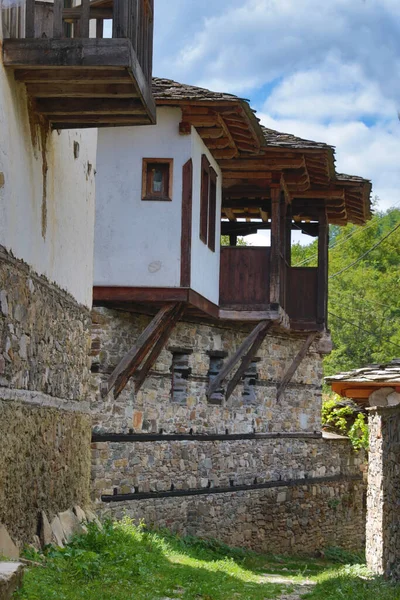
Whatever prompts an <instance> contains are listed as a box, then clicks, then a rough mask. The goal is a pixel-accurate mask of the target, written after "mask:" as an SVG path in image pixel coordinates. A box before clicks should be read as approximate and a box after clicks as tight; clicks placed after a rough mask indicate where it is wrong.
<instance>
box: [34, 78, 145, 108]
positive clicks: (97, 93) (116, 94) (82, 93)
mask: <svg viewBox="0 0 400 600" xmlns="http://www.w3.org/2000/svg"><path fill="white" fill-rule="evenodd" d="M26 91H27V92H28V94H29V95H30V96H35V97H36V98H68V97H72V98H138V93H137V91H136V89H135V87H134V86H133V84H132V81H130V80H129V79H125V83H119V84H115V83H107V82H106V80H104V82H103V83H102V84H96V85H95V84H93V83H88V84H86V85H85V84H82V83H75V82H73V81H70V82H69V83H65V82H64V83H63V82H62V83H59V82H58V81H54V80H53V81H47V82H45V83H27V84H26ZM143 110H144V109H143Z"/></svg>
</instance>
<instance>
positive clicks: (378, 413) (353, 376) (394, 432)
mask: <svg viewBox="0 0 400 600" xmlns="http://www.w3.org/2000/svg"><path fill="white" fill-rule="evenodd" d="M326 381H327V382H328V383H329V384H330V385H331V386H332V389H333V391H334V392H336V393H338V394H340V395H341V396H344V397H346V398H352V399H353V400H355V401H356V402H357V403H358V404H360V405H363V406H365V407H366V408H367V410H368V414H369V418H368V421H369V439H370V442H369V444H370V446H369V465H368V495H367V531H366V551H367V563H368V566H369V567H370V568H371V569H372V570H373V571H374V572H376V573H379V574H383V575H385V576H386V577H391V578H393V579H397V580H399V579H400V511H399V504H400V359H396V360H392V362H390V363H388V364H374V365H369V366H367V367H364V368H362V369H356V370H354V371H350V372H346V373H339V374H338V375H336V376H334V377H329V378H327V379H326Z"/></svg>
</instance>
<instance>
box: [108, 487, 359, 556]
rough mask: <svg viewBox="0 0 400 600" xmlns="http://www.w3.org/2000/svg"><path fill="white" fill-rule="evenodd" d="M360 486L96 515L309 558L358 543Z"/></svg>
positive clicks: (248, 494)
mask: <svg viewBox="0 0 400 600" xmlns="http://www.w3.org/2000/svg"><path fill="white" fill-rule="evenodd" d="M364 491H365V485H364V484H363V483H362V482H359V483H358V482H357V483H355V482H349V481H343V482H341V483H337V482H335V483H334V482H331V483H329V482H327V483H325V484H318V485H312V484H310V485H302V486H298V487H287V488H272V489H265V490H253V491H239V492H229V493H221V494H210V495H205V496H190V497H174V498H157V499H148V500H136V501H129V502H123V503H118V504H113V503H111V504H109V505H103V509H102V514H103V515H106V516H111V517H113V518H121V517H122V516H124V515H125V514H127V515H128V516H130V517H132V518H134V519H135V520H136V521H138V522H139V521H140V520H144V521H145V522H146V523H147V524H148V525H150V526H155V527H157V528H158V527H166V528H168V529H171V530H173V531H176V532H178V533H180V534H182V535H197V536H200V537H202V538H216V539H218V540H221V541H223V542H225V543H227V544H230V545H232V546H240V547H247V548H251V549H253V550H257V551H261V552H274V553H292V554H314V553H315V552H316V551H317V550H322V549H323V548H326V547H327V546H340V547H342V548H346V549H348V550H361V549H362V548H363V545H364V519H365V515H364V510H363V494H364Z"/></svg>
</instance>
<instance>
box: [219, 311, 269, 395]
mask: <svg viewBox="0 0 400 600" xmlns="http://www.w3.org/2000/svg"><path fill="white" fill-rule="evenodd" d="M271 327H272V322H269V323H268V325H267V326H266V327H265V328H264V329H262V330H261V331H260V332H259V333H258V335H257V337H256V339H255V341H254V343H253V345H252V346H251V347H250V349H249V351H248V352H247V354H245V356H244V357H243V358H242V363H241V365H240V367H239V368H238V370H237V371H236V373H235V374H234V376H233V377H232V379H231V380H230V381H229V383H228V386H227V388H226V395H225V399H226V400H228V398H229V397H230V396H231V394H232V392H233V390H234V389H235V387H236V386H237V384H238V383H239V381H240V380H241V379H242V377H243V375H244V374H245V373H246V371H247V369H248V367H249V365H250V363H251V361H252V360H253V358H254V356H255V355H256V354H257V352H258V351H259V349H260V347H261V344H262V343H263V341H264V340H265V338H266V336H267V333H268V331H269V330H270V329H271Z"/></svg>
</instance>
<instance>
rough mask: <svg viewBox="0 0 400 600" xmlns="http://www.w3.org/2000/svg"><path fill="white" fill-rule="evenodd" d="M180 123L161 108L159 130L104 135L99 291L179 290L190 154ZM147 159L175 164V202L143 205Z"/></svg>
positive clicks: (99, 207)
mask: <svg viewBox="0 0 400 600" xmlns="http://www.w3.org/2000/svg"><path fill="white" fill-rule="evenodd" d="M180 121H181V110H180V109H176V108H159V109H158V110H157V125H150V126H141V127H123V128H114V129H108V130H107V129H103V130H100V131H99V139H98V151H97V166H98V172H97V181H96V183H97V198H96V225H95V276H94V283H95V285H98V286H128V287H179V285H180V260H181V214H182V167H183V165H184V164H185V162H186V161H187V160H189V158H190V152H191V142H190V137H191V136H181V135H179V122H180ZM143 158H173V161H174V162H173V185H172V202H163V201H161V202H160V201H143V200H142V159H143Z"/></svg>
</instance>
